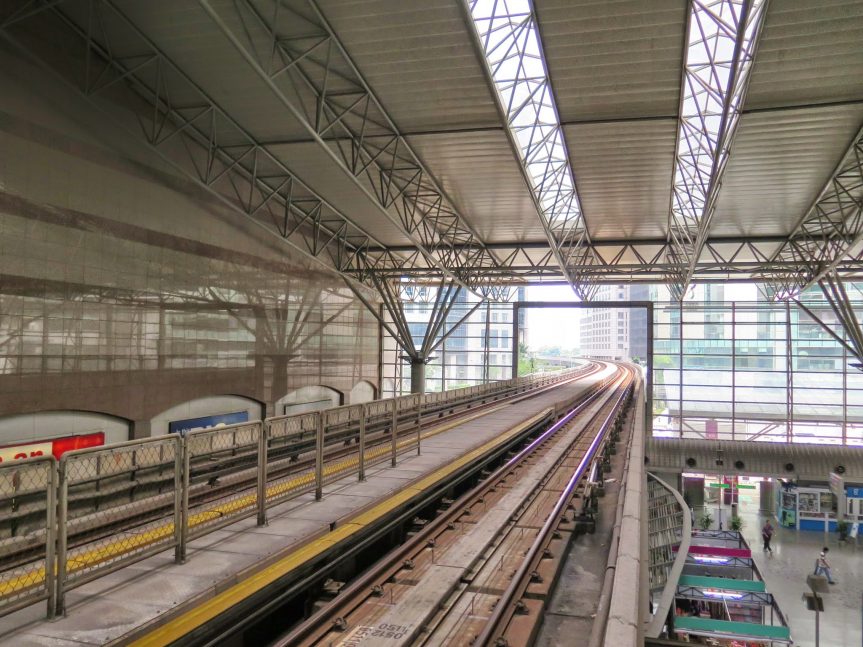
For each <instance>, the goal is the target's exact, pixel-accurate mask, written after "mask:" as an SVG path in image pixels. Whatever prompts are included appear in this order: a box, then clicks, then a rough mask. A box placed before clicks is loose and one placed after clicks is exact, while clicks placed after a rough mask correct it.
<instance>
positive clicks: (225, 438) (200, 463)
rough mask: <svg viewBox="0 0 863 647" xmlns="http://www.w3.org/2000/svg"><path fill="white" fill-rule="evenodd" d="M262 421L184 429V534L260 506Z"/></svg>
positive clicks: (191, 536) (189, 535)
mask: <svg viewBox="0 0 863 647" xmlns="http://www.w3.org/2000/svg"><path fill="white" fill-rule="evenodd" d="M262 431H263V423H261V422H260V421H255V422H242V423H238V424H235V425H228V426H226V427H220V428H216V429H196V430H194V431H190V432H189V433H188V434H186V445H185V449H186V455H185V468H184V470H183V474H184V497H185V498H186V499H187V501H188V504H187V506H184V507H185V508H186V510H187V513H186V516H185V519H186V536H187V538H188V539H194V538H195V537H200V536H201V535H204V534H206V533H208V532H210V531H211V530H215V529H216V528H221V527H222V526H225V525H227V524H229V523H232V522H234V521H236V520H237V519H241V518H243V517H248V516H250V515H252V514H255V513H256V512H257V511H258V506H259V498H258V497H259V491H258V490H259V485H260V484H261V479H260V478H259V470H260V469H261V468H262V466H263V465H264V464H265V463H266V457H265V456H262V455H261V453H262V449H263V444H262V442H261V433H262Z"/></svg>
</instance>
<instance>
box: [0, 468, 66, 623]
mask: <svg viewBox="0 0 863 647" xmlns="http://www.w3.org/2000/svg"><path fill="white" fill-rule="evenodd" d="M56 493H57V461H56V460H55V459H54V457H53V456H45V457H35V458H30V459H26V460H17V461H14V462H12V463H10V464H7V465H0V615H4V614H6V613H11V612H12V611H14V610H16V609H18V608H20V607H22V606H26V605H28V604H32V603H33V602H36V601H38V600H45V599H47V600H48V615H49V616H52V615H53V611H54V600H53V598H54V574H55V560H54V546H55V542H56V534H55V533H56V523H55V518H54V517H55V514H56V510H57V507H56V498H55V497H56Z"/></svg>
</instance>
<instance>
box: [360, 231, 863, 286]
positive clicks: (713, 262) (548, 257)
mask: <svg viewBox="0 0 863 647" xmlns="http://www.w3.org/2000/svg"><path fill="white" fill-rule="evenodd" d="M782 240H783V239H782V238H781V237H779V238H777V237H763V238H747V237H739V238H735V237H723V238H716V239H710V240H708V241H707V242H706V243H705V244H704V246H703V248H702V255H701V258H700V259H699V261H698V263H696V266H695V272H694V274H693V278H694V280H696V281H699V282H702V281H712V282H715V281H717V280H722V279H726V280H733V281H753V280H758V278H759V277H760V276H761V274H762V273H763V272H764V271H765V270H766V269H770V270H771V271H773V272H777V273H786V274H794V273H799V272H802V271H804V270H805V264H804V263H801V262H799V261H797V260H793V259H792V260H790V261H770V260H769V259H770V256H771V255H772V254H773V252H774V250H775V249H776V246H777V245H778V244H780V243H781V241H782ZM668 245H669V243H668V242H667V241H665V240H662V239H643V240H637V241H628V242H627V241H601V242H595V243H592V246H593V253H592V257H593V258H594V259H596V260H595V262H594V263H591V264H589V265H588V264H585V265H584V266H583V267H582V272H584V274H585V275H587V276H589V277H590V280H591V281H593V282H595V283H623V282H650V283H666V284H668V283H670V282H672V281H674V280H676V274H675V272H674V270H675V265H674V264H673V263H671V262H670V261H669V260H668ZM497 251H499V252H500V254H501V255H502V256H504V257H505V259H506V264H501V265H500V266H497V267H489V268H486V269H485V270H484V273H483V276H484V280H486V281H489V282H490V283H491V282H498V283H511V284H519V283H521V284H523V283H524V282H536V281H559V280H566V278H567V277H566V276H565V275H564V274H563V272H562V271H561V270H560V266H559V264H558V263H557V262H556V259H555V257H554V255H553V254H552V253H551V250H550V248H549V247H548V245H542V244H536V243H526V244H519V243H500V244H498V246H497ZM861 261H863V251H858V252H857V253H856V254H854V255H848V256H847V257H846V258H845V259H843V260H842V261H841V262H840V263H838V264H837V266H836V269H837V271H838V273H839V275H840V276H842V277H843V278H845V279H847V280H851V279H855V278H857V277H861V276H863V262H861ZM377 273H383V274H389V275H391V276H396V275H398V276H403V277H411V278H412V279H414V280H419V279H429V278H436V277H437V276H438V274H435V271H434V269H428V270H423V269H419V268H414V269H402V270H399V271H397V272H396V271H390V270H386V269H382V270H380V272H377Z"/></svg>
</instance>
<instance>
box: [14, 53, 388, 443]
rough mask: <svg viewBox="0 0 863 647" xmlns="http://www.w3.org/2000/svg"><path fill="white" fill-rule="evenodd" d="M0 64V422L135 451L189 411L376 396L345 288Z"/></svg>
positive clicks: (102, 125)
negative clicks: (36, 422) (80, 419)
mask: <svg viewBox="0 0 863 647" xmlns="http://www.w3.org/2000/svg"><path fill="white" fill-rule="evenodd" d="M3 47H5V46H0V88H2V92H0V416H7V415H15V414H29V413H36V412H44V411H55V410H78V411H96V412H102V413H105V414H109V415H112V416H117V417H121V418H125V419H127V420H131V421H132V434H133V435H134V436H136V437H142V436H147V435H149V434H150V433H151V424H155V421H157V420H161V419H160V418H159V416H160V415H161V414H162V413H163V412H165V411H166V410H169V409H171V408H172V407H177V406H184V403H188V402H189V401H194V400H198V399H201V398H208V397H213V396H223V395H224V394H233V395H236V396H241V397H243V398H249V399H252V400H255V401H259V402H263V403H264V404H265V405H266V411H265V415H271V414H273V413H274V412H275V403H276V401H277V400H279V399H280V398H282V397H283V396H285V395H286V394H287V393H289V392H292V391H295V390H297V389H300V388H302V387H305V386H314V385H320V384H326V385H328V386H331V387H332V388H334V389H337V390H339V391H341V392H342V393H348V392H350V391H351V389H352V388H353V387H354V386H355V385H356V384H357V383H358V382H361V381H363V380H367V381H369V382H371V383H372V384H377V383H378V375H377V360H378V326H377V323H376V321H375V319H374V317H373V316H372V315H371V314H370V313H369V312H368V311H367V310H366V309H365V308H364V306H362V305H361V303H360V302H359V301H358V300H357V299H356V298H355V297H354V296H353V294H352V293H351V292H350V291H349V290H348V289H347V288H346V287H345V285H344V282H343V281H342V279H341V278H340V277H338V276H336V275H335V274H333V273H331V272H328V271H326V270H325V269H323V268H322V267H321V266H320V265H319V264H318V263H316V262H314V261H311V260H310V259H309V258H308V257H306V256H304V255H302V254H300V253H298V252H297V251H296V250H294V249H293V248H291V247H289V246H288V245H287V244H286V243H285V242H284V241H282V240H280V239H278V238H277V237H275V236H273V235H272V234H270V233H269V232H266V231H264V230H263V229H262V228H260V227H259V226H258V225H256V224H254V223H252V222H251V221H249V220H248V219H247V218H245V217H244V216H241V215H239V214H237V213H236V212H234V211H233V210H230V209H229V208H228V207H226V206H225V205H224V204H223V203H222V202H221V201H219V200H218V199H216V198H215V197H214V196H213V195H211V194H210V193H208V192H206V191H205V190H204V189H203V188H200V187H199V186H197V185H196V184H194V183H192V182H191V181H190V180H189V179H188V178H186V176H183V175H181V174H180V173H179V172H177V171H175V170H174V169H173V167H172V166H170V165H169V164H167V163H166V162H165V161H164V160H163V159H161V158H160V157H158V156H157V155H156V154H155V153H152V152H151V151H150V150H149V149H148V148H147V147H146V146H145V145H144V144H143V139H142V138H136V137H133V136H131V135H130V134H128V133H127V132H126V131H125V130H123V129H120V128H118V127H116V126H115V125H114V122H113V121H112V119H111V118H110V115H106V114H105V113H102V112H99V111H96V110H95V109H94V108H93V107H92V106H90V105H89V104H88V103H87V102H85V100H84V99H82V98H81V97H80V95H78V94H77V93H76V92H74V91H73V90H71V89H68V88H67V87H66V86H65V85H64V84H62V83H58V82H57V79H55V78H53V77H52V76H51V75H50V73H48V72H46V71H43V70H42V68H39V67H36V66H35V65H33V64H31V63H29V62H27V61H25V60H23V59H21V58H19V57H18V55H16V54H13V53H10V52H9V51H6V50H5V49H3ZM301 170H302V169H298V171H301ZM367 296H368V297H369V298H371V299H372V300H374V298H375V297H374V295H373V294H368V295H367ZM255 417H257V416H255ZM158 424H161V422H159V423H158Z"/></svg>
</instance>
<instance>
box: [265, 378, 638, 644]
mask: <svg viewBox="0 0 863 647" xmlns="http://www.w3.org/2000/svg"><path fill="white" fill-rule="evenodd" d="M634 387H635V375H634V372H633V371H632V370H631V369H628V368H627V369H624V370H623V371H622V374H621V376H620V378H619V379H618V381H617V382H616V384H615V386H614V387H613V388H609V389H606V390H605V391H603V392H602V393H597V394H594V395H593V396H591V397H590V398H589V399H587V400H585V401H583V402H582V403H581V404H580V405H579V406H578V407H576V408H575V409H574V410H573V411H572V412H570V413H569V414H568V415H567V416H566V417H565V418H564V419H562V420H561V421H559V422H558V423H557V424H555V425H554V426H552V427H551V428H550V429H549V430H547V431H546V432H544V433H543V434H541V435H540V436H539V437H538V438H536V439H535V440H534V441H533V442H531V443H530V444H529V445H528V446H527V447H525V448H524V449H522V450H521V451H519V452H518V453H517V454H516V455H515V456H513V457H512V458H511V459H510V460H508V461H507V462H506V463H505V464H504V465H503V466H502V467H500V468H499V469H497V470H496V471H495V472H494V473H492V474H490V475H489V476H488V478H486V479H484V480H483V481H482V482H481V484H480V485H479V486H478V487H477V488H475V489H474V490H472V491H470V492H468V493H467V494H465V495H464V496H462V497H461V498H460V499H459V500H458V501H456V502H455V503H453V504H452V505H451V506H450V507H449V508H448V509H447V510H445V511H444V512H442V513H441V514H440V515H439V516H438V517H437V518H436V519H434V521H432V522H431V523H429V524H427V525H425V526H424V527H423V528H421V529H420V530H418V531H417V532H416V533H415V534H414V535H413V536H412V537H411V538H410V539H409V540H408V541H407V542H405V543H404V544H402V545H401V546H400V547H399V548H397V549H396V550H394V551H392V552H391V553H390V554H388V555H387V556H386V557H384V558H383V559H381V560H380V561H379V562H378V563H377V564H376V565H375V566H374V567H373V568H372V569H370V570H369V571H367V572H366V573H365V574H364V575H362V576H361V577H360V578H358V579H357V580H356V581H354V582H353V583H351V584H350V585H349V586H347V587H346V588H344V589H343V590H342V591H341V593H340V594H339V595H338V596H337V597H335V599H334V600H333V601H331V602H329V603H328V604H326V605H325V606H324V607H323V608H322V609H321V610H320V611H318V612H317V613H316V614H314V615H313V616H312V617H310V618H309V619H308V620H307V621H305V622H304V623H302V624H301V625H299V626H298V627H296V628H295V629H294V630H292V631H291V632H290V633H288V634H287V635H285V636H283V637H282V638H281V639H280V640H279V641H278V642H277V643H276V644H277V645H280V646H285V647H287V646H288V645H290V646H291V647H293V646H295V645H303V646H306V645H309V646H311V645H327V646H332V647H335V646H338V645H343V646H346V647H347V646H350V647H353V646H358V645H375V646H378V645H381V646H395V645H408V644H410V645H528V644H530V643H531V640H532V639H533V637H534V636H535V633H536V631H537V630H538V628H539V623H540V621H541V618H542V609H543V608H544V605H545V600H546V599H547V598H548V596H549V595H550V594H551V591H552V589H553V587H554V583H555V581H556V577H557V573H558V567H559V565H560V563H561V562H562V559H563V557H564V555H565V552H566V547H567V546H568V544H569V542H570V541H571V539H572V538H573V537H574V536H575V535H576V534H577V533H578V532H579V531H581V530H583V529H585V528H586V527H587V526H589V525H590V524H591V514H592V509H593V502H592V499H593V492H592V487H591V484H590V483H589V477H592V478H593V479H601V473H602V463H603V460H604V459H605V458H606V457H607V454H606V453H605V452H606V451H607V450H606V448H607V447H609V448H610V447H612V446H613V444H614V441H615V439H616V434H617V433H618V432H619V430H620V426H621V424H622V421H623V418H624V417H625V414H626V410H627V405H628V403H629V401H630V400H631V397H632V393H633V390H634Z"/></svg>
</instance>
